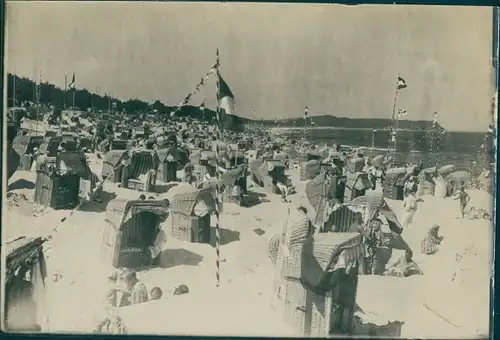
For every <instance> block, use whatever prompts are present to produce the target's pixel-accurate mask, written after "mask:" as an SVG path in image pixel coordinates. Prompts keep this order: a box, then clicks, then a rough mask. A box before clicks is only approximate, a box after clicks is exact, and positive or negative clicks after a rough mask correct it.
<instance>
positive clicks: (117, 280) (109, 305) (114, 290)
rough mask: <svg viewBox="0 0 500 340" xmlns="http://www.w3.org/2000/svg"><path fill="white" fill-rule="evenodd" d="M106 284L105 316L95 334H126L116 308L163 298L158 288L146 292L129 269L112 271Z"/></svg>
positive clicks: (141, 283)
mask: <svg viewBox="0 0 500 340" xmlns="http://www.w3.org/2000/svg"><path fill="white" fill-rule="evenodd" d="M108 283H109V289H108V291H107V293H106V295H105V301H104V305H105V310H106V312H107V316H106V317H105V318H104V320H102V321H101V322H100V323H99V324H98V325H97V326H96V329H95V332H96V333H108V334H126V333H127V329H126V326H125V325H124V323H123V320H122V319H121V318H120V316H119V313H118V310H117V308H118V307H124V306H129V305H135V304H139V303H144V302H147V301H150V300H159V299H161V297H162V296H163V291H162V290H161V288H159V287H154V288H153V289H151V292H148V289H147V288H146V285H145V284H144V283H143V282H142V281H141V280H139V279H138V278H137V273H136V272H135V271H134V270H131V269H124V270H115V271H113V272H112V273H111V274H110V275H109V276H108Z"/></svg>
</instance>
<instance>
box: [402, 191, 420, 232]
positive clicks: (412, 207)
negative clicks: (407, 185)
mask: <svg viewBox="0 0 500 340" xmlns="http://www.w3.org/2000/svg"><path fill="white" fill-rule="evenodd" d="M403 206H404V208H405V214H404V217H403V223H402V224H403V228H405V229H406V228H409V227H410V224H411V223H412V222H413V216H414V215H415V212H416V211H417V199H416V198H415V191H414V190H408V191H407V195H406V198H405V200H404V203H403Z"/></svg>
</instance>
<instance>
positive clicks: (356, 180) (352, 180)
mask: <svg viewBox="0 0 500 340" xmlns="http://www.w3.org/2000/svg"><path fill="white" fill-rule="evenodd" d="M345 185H346V187H347V188H349V189H351V190H352V189H356V190H368V189H370V188H371V187H372V185H373V184H372V182H371V181H370V179H369V178H368V174H367V173H366V172H357V173H354V174H347V180H346V184H345Z"/></svg>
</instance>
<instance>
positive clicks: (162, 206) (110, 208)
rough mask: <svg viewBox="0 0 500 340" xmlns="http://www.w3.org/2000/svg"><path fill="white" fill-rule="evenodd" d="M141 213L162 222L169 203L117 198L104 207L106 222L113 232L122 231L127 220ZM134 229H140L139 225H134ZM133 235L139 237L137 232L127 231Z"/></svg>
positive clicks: (138, 231) (166, 213)
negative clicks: (150, 214) (154, 216)
mask: <svg viewBox="0 0 500 340" xmlns="http://www.w3.org/2000/svg"><path fill="white" fill-rule="evenodd" d="M141 212H150V213H153V214H155V215H157V216H159V217H160V218H161V220H164V219H166V218H167V217H168V214H169V202H168V201H167V200H127V199H123V198H117V199H114V200H111V201H109V203H108V205H107V206H106V217H105V218H106V221H107V222H108V223H110V224H111V225H112V226H113V227H114V228H115V230H120V231H123V227H124V225H125V223H126V222H127V220H129V219H130V218H132V217H134V216H135V215H136V214H139V213H141ZM134 228H136V229H138V228H141V224H140V223H134ZM128 232H129V233H131V234H133V235H139V234H140V229H139V230H128Z"/></svg>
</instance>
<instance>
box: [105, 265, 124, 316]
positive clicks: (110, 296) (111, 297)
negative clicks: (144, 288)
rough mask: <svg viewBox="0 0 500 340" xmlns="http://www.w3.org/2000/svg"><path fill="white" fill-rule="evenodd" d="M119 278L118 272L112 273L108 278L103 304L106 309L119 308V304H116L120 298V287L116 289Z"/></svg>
mask: <svg viewBox="0 0 500 340" xmlns="http://www.w3.org/2000/svg"><path fill="white" fill-rule="evenodd" d="M119 277H120V274H119V273H118V271H113V272H112V273H111V274H109V276H108V285H109V289H108V291H107V293H106V299H105V302H104V304H105V305H106V307H120V304H121V303H119V302H118V299H119V298H121V294H120V287H118V279H119Z"/></svg>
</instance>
